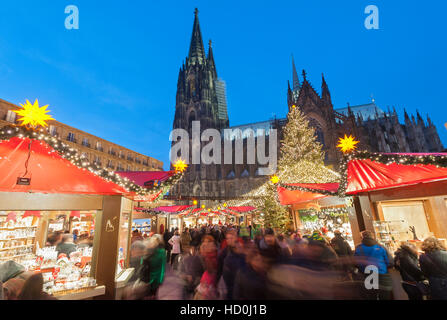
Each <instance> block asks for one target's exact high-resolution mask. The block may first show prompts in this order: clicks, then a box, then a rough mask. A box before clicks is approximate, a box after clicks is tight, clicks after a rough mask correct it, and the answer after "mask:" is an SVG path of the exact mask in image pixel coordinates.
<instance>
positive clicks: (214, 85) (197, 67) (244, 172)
mask: <svg viewBox="0 0 447 320" xmlns="http://www.w3.org/2000/svg"><path fill="white" fill-rule="evenodd" d="M194 15H195V17H194V24H193V32H192V37H191V43H190V48H189V54H188V57H187V58H186V60H185V62H184V63H183V64H182V66H181V68H180V71H179V76H178V82H177V95H176V104H175V117H174V123H173V128H174V129H184V130H186V131H187V132H188V133H189V137H190V138H191V137H192V123H193V121H199V122H200V131H201V132H203V131H204V130H206V129H210V128H213V129H218V130H220V132H221V141H222V144H224V143H225V141H231V143H232V145H233V150H234V145H235V144H236V143H238V141H239V142H240V141H242V144H243V163H242V164H235V155H234V154H233V156H232V160H233V161H232V164H208V165H205V164H192V152H191V151H192V150H191V149H190V152H189V159H188V160H189V164H190V165H189V168H188V170H187V173H186V174H185V176H184V178H183V179H182V180H181V181H180V182H179V183H178V184H177V185H176V186H174V188H173V189H172V190H171V194H170V196H171V197H172V198H171V199H175V200H179V199H183V200H181V201H180V202H181V203H190V202H191V201H190V200H191V199H192V198H194V199H198V200H200V202H201V203H200V204H205V205H212V204H215V203H216V202H217V201H219V200H220V201H222V200H225V199H233V198H237V197H238V196H241V195H243V194H244V193H247V192H249V191H250V190H252V189H253V188H255V187H257V186H259V185H260V184H262V183H264V182H265V181H266V180H267V179H268V177H267V176H262V175H259V168H260V167H264V166H262V165H259V162H258V159H257V155H256V160H255V163H254V164H248V161H247V151H248V150H249V148H248V141H249V140H250V135H254V139H255V141H256V139H258V136H256V132H257V130H258V129H261V130H263V131H264V132H265V135H266V144H268V142H269V139H270V135H269V132H270V130H272V129H277V133H278V135H277V139H278V141H277V146H278V150H277V154H278V156H279V155H280V153H279V145H280V143H279V140H280V139H281V138H282V128H283V127H284V126H285V124H286V123H287V119H286V118H284V119H270V120H266V121H262V122H258V123H250V124H245V125H239V126H233V127H230V122H229V117H228V113H227V103H226V92H225V90H226V89H225V82H224V81H223V80H222V79H220V78H218V76H217V68H216V63H215V60H214V56H213V49H212V46H211V41H210V42H209V47H208V54H207V55H206V52H205V48H204V45H203V40H202V34H201V30H200V25H199V18H198V11H197V9H196V11H195V13H194ZM292 69H293V75H292V76H293V82H292V87H290V84H289V86H288V91H287V103H288V107H289V110H290V108H292V106H293V105H296V106H298V107H300V108H301V110H302V111H303V112H304V114H305V115H306V116H307V117H308V120H309V122H310V124H311V125H312V126H313V127H314V128H315V129H316V135H317V139H318V140H319V141H320V142H321V143H322V145H323V150H324V151H325V157H326V159H325V162H326V164H327V165H329V166H333V167H337V166H338V164H339V161H340V160H341V157H342V154H341V152H340V151H339V150H338V149H337V148H336V145H337V144H338V138H339V137H341V136H344V134H348V135H349V134H352V135H353V136H355V137H356V138H357V140H360V143H359V144H358V148H359V149H364V150H370V151H376V152H439V151H443V150H444V147H443V146H442V143H441V141H440V139H439V136H438V133H437V131H436V128H435V127H434V125H433V123H432V122H431V120H430V119H429V118H428V120H427V121H428V123H427V124H426V123H425V122H424V121H423V120H422V118H421V116H420V115H419V113H418V114H417V120H416V119H414V116H412V117H411V118H410V117H409V116H408V115H407V113H405V124H401V123H400V122H399V119H398V116H397V113H396V111H395V110H394V111H393V112H390V111H388V112H384V111H383V110H381V109H380V108H379V107H378V106H377V105H376V104H375V103H374V102H372V103H370V104H366V105H361V106H352V107H351V106H348V107H347V108H340V109H334V106H333V104H332V99H331V93H330V91H329V87H328V85H327V83H326V81H325V78H324V76H323V77H322V85H321V94H319V93H318V92H317V91H316V90H315V89H314V88H313V86H312V85H311V83H310V82H309V81H308V80H307V76H306V72H305V71H303V73H302V81H301V80H300V78H299V76H298V73H297V71H296V67H295V62H294V61H293V58H292ZM247 129H250V130H248V131H247ZM174 143H176V142H175V141H174V142H173V144H174ZM207 143H208V142H203V141H202V142H200V144H201V145H200V146H201V150H202V149H203V147H204V146H205V145H206V144H207ZM189 145H190V146H192V140H190V144H189ZM223 149H224V148H223V147H222V148H221V153H222V154H221V163H223V159H224V154H223Z"/></svg>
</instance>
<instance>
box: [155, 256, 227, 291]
mask: <svg viewBox="0 0 447 320" xmlns="http://www.w3.org/2000/svg"><path fill="white" fill-rule="evenodd" d="M219 292H220V296H221V297H224V296H225V292H226V290H225V284H224V282H223V280H222V279H221V281H220V282H219ZM158 299H159V300H181V299H182V280H181V279H180V278H179V277H178V276H177V274H176V273H175V271H174V270H172V267H171V265H170V264H166V273H165V280H164V281H163V284H162V285H161V286H160V289H159V291H158ZM221 299H222V298H221Z"/></svg>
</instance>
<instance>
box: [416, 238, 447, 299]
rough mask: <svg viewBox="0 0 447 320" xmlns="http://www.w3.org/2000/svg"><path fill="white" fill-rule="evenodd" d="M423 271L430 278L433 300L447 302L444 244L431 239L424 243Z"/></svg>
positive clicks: (446, 268)
mask: <svg viewBox="0 0 447 320" xmlns="http://www.w3.org/2000/svg"><path fill="white" fill-rule="evenodd" d="M422 250H423V251H424V254H422V255H421V256H420V257H419V262H420V265H421V270H422V272H423V273H424V275H425V277H427V278H428V281H429V285H430V297H431V299H432V300H447V251H446V248H445V247H444V246H443V245H442V243H441V242H440V241H439V240H438V239H436V238H434V237H429V238H427V239H425V240H424V242H423V243H422Z"/></svg>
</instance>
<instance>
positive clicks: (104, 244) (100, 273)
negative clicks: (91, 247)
mask: <svg viewBox="0 0 447 320" xmlns="http://www.w3.org/2000/svg"><path fill="white" fill-rule="evenodd" d="M120 215H121V196H104V200H103V211H102V214H101V218H100V219H98V220H99V221H97V222H98V223H97V224H96V228H95V232H99V237H98V239H97V238H96V237H95V242H96V241H97V243H95V245H96V247H97V248H98V251H97V258H96V259H97V261H96V269H95V276H96V281H97V283H98V285H105V287H106V293H105V295H103V296H100V297H97V298H96V299H98V300H113V299H114V298H115V276H116V268H117V261H118V232H119V227H120V225H119V223H120Z"/></svg>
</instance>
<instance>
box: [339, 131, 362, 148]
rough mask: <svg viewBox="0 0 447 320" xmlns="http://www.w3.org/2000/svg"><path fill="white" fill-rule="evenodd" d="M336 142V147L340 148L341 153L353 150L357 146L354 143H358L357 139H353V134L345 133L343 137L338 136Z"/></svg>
mask: <svg viewBox="0 0 447 320" xmlns="http://www.w3.org/2000/svg"><path fill="white" fill-rule="evenodd" d="M338 142H339V143H338V145H337V148H340V150H341V151H342V152H343V153H349V152H352V151H354V149H355V148H357V147H356V144H357V143H359V141H355V138H354V137H353V136H351V135H349V137H348V136H347V135H346V134H345V137H344V138H339V139H338Z"/></svg>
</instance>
